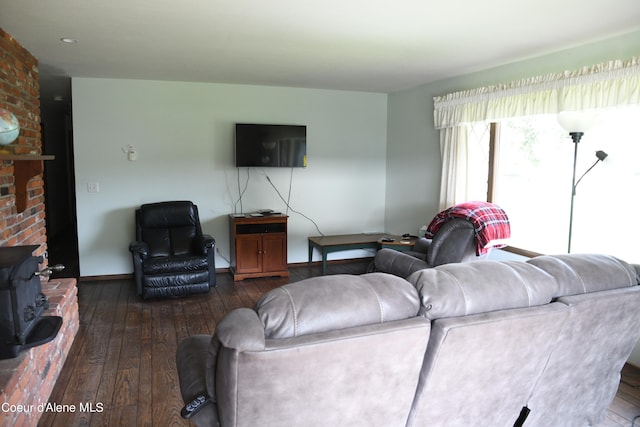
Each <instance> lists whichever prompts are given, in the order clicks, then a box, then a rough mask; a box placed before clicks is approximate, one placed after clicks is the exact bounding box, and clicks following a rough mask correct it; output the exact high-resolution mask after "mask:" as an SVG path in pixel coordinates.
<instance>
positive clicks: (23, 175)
mask: <svg viewBox="0 0 640 427" xmlns="http://www.w3.org/2000/svg"><path fill="white" fill-rule="evenodd" d="M53 159H55V156H53V155H48V154H0V160H11V161H13V162H14V164H13V176H14V183H15V187H16V209H17V210H18V212H24V210H25V209H26V208H27V200H28V195H29V191H28V190H27V182H29V180H30V179H31V178H33V177H35V176H38V175H40V174H42V172H43V170H44V165H43V163H42V161H43V160H53Z"/></svg>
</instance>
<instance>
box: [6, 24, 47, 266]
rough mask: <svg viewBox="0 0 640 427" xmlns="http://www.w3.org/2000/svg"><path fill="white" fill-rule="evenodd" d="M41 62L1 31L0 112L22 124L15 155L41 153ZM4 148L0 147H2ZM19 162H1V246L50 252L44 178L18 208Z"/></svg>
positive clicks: (32, 184)
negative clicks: (31, 247) (39, 70)
mask: <svg viewBox="0 0 640 427" xmlns="http://www.w3.org/2000/svg"><path fill="white" fill-rule="evenodd" d="M39 92H40V82H39V73H38V60H37V59H36V58H35V57H34V56H33V55H31V53H29V52H28V51H27V50H26V49H25V48H24V47H22V46H21V45H20V44H19V43H18V42H17V41H16V40H14V39H13V37H11V35H9V34H8V33H7V32H5V31H4V30H3V29H1V28H0V108H4V109H6V110H9V111H11V112H12V113H13V114H14V115H15V116H16V117H17V118H18V120H19V121H20V136H19V137H18V139H17V140H16V141H15V142H14V144H16V145H17V146H16V147H12V151H14V152H15V153H16V154H21V153H22V154H24V153H30V152H33V151H35V152H36V153H41V152H42V138H41V133H40V99H39V96H40V94H39ZM0 148H1V147H0ZM19 161H20V160H14V161H12V160H0V233H1V234H0V246H18V245H39V246H40V248H39V249H38V251H37V252H36V255H41V254H43V253H44V252H45V251H46V250H47V245H46V241H47V237H46V229H45V205H44V181H43V180H42V174H39V175H36V176H35V177H34V178H32V179H31V180H29V181H28V182H27V198H26V205H25V208H24V210H23V211H22V212H18V209H17V207H16V186H15V172H16V171H15V168H16V167H22V166H23V165H20V166H16V163H17V162H19Z"/></svg>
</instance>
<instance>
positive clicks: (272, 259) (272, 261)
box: [262, 233, 287, 272]
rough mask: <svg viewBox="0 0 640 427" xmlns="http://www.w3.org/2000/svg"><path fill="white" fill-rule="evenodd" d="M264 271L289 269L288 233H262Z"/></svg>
mask: <svg viewBox="0 0 640 427" xmlns="http://www.w3.org/2000/svg"><path fill="white" fill-rule="evenodd" d="M262 255H263V271H264V272H268V271H283V270H286V269H287V234H286V233H266V234H263V235H262Z"/></svg>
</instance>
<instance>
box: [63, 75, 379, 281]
mask: <svg viewBox="0 0 640 427" xmlns="http://www.w3.org/2000/svg"><path fill="white" fill-rule="evenodd" d="M72 88H73V130H74V156H75V159H74V160H75V179H76V198H77V220H78V240H79V241H78V243H79V251H80V275H81V276H83V277H86V276H96V275H109V274H126V273H131V272H132V270H133V267H132V264H131V256H130V253H129V251H128V245H129V242H130V241H131V240H132V239H133V237H134V210H135V208H136V207H138V206H139V205H140V204H142V203H148V202H155V201H163V200H192V201H194V202H195V203H196V204H198V206H199V210H200V217H201V221H202V223H203V228H204V231H205V232H207V233H210V234H212V235H213V236H214V237H215V238H216V241H217V245H218V247H219V249H220V251H221V254H222V256H220V255H218V256H217V258H216V263H217V264H216V266H217V267H219V268H220V267H226V266H228V262H227V259H228V258H229V241H228V235H229V232H228V214H229V213H231V212H234V209H237V210H239V209H240V207H239V204H237V205H236V203H235V202H236V201H237V199H238V172H240V181H241V185H244V182H245V180H246V177H247V171H248V172H249V173H250V175H249V185H248V188H247V190H246V192H245V194H244V196H243V200H242V205H243V208H244V211H245V212H250V211H254V210H257V209H262V208H270V209H274V210H278V211H283V212H285V211H286V206H285V204H284V203H283V202H282V201H281V200H280V198H279V197H278V195H277V193H276V192H275V190H274V189H273V188H272V187H271V186H270V184H269V183H268V181H267V179H266V175H268V176H269V177H270V178H271V180H272V181H273V183H274V185H275V186H276V187H277V188H278V190H279V191H280V193H281V194H282V195H283V196H284V197H285V198H286V197H287V195H288V193H289V180H290V177H291V175H290V174H291V171H292V170H291V169H286V168H283V169H280V168H264V169H257V168H254V169H246V168H243V169H239V170H238V169H236V168H235V167H234V166H233V162H234V154H233V125H234V123H235V122H248V123H250V122H255V123H282V124H303V125H307V141H308V142H307V155H308V167H307V168H296V169H294V170H293V180H292V183H293V185H292V190H291V199H290V204H291V206H292V208H293V209H295V210H296V211H299V212H301V213H303V214H305V215H306V216H308V217H310V218H311V219H313V220H314V221H315V222H316V223H317V224H318V226H319V228H320V231H321V232H322V233H324V234H336V233H357V232H367V231H381V230H383V229H384V214H385V209H384V206H385V184H386V171H385V168H386V134H387V128H386V126H387V125H386V121H387V95H386V94H376V93H362V92H348V91H329V90H315V89H295V88H280V87H263V86H247V85H224V84H206V83H185V82H164V81H140V80H117V79H88V78H74V79H73V80H72ZM127 145H133V146H134V147H135V148H136V149H137V152H138V160H137V161H135V162H130V161H128V160H127V156H126V155H125V153H124V152H123V147H126V146H127ZM88 182H97V183H98V184H99V187H100V192H99V193H88V192H87V183H88ZM289 216H290V218H289V241H288V244H289V262H290V263H295V262H304V261H306V260H307V237H308V236H313V235H318V234H319V233H318V231H317V230H316V228H315V226H314V225H313V224H312V223H311V222H310V221H308V220H307V219H305V218H304V217H302V216H300V215H298V214H296V213H293V212H289ZM361 255H362V254H361V253H359V251H357V252H351V253H347V254H336V255H335V256H334V257H332V258H335V257H350V256H361ZM315 259H317V255H316V258H315Z"/></svg>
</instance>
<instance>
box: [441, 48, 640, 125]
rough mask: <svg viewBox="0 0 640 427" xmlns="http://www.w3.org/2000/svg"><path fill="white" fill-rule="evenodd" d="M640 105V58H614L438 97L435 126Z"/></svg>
mask: <svg viewBox="0 0 640 427" xmlns="http://www.w3.org/2000/svg"><path fill="white" fill-rule="evenodd" d="M630 104H640V58H639V57H633V58H631V59H627V60H612V61H608V62H604V63H600V64H596V65H593V66H587V67H583V68H581V69H579V70H574V71H564V72H561V73H552V74H547V75H543V76H537V77H531V78H527V79H522V80H517V81H513V82H509V83H503V84H499V85H494V86H486V87H482V88H478V89H472V90H467V91H461V92H454V93H450V94H448V95H444V96H440V97H435V98H434V122H435V127H436V129H443V128H447V127H452V126H459V125H463V124H466V123H474V122H481V121H493V120H499V119H505V118H510V117H522V116H529V115H534V114H552V113H558V112H560V111H565V110H587V109H596V108H608V107H614V106H618V105H630Z"/></svg>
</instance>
